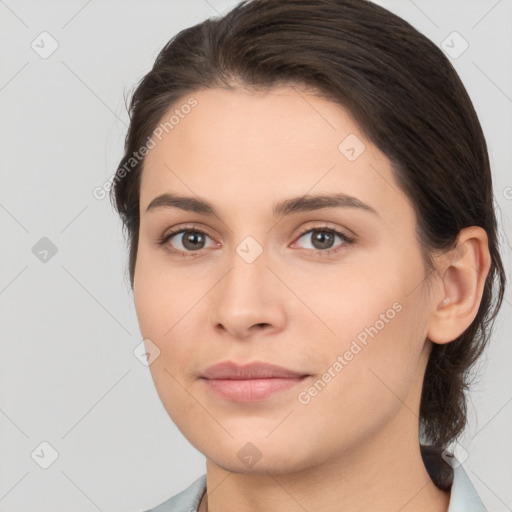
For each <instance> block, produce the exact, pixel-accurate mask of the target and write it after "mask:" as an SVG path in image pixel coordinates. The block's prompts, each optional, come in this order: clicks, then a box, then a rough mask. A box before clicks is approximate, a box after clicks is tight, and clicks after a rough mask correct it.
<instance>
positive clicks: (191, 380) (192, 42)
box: [112, 0, 505, 512]
mask: <svg viewBox="0 0 512 512" xmlns="http://www.w3.org/2000/svg"><path fill="white" fill-rule="evenodd" d="M130 114H131V123H130V127H129V131H128V134H127V138H126V146H125V155H124V157H123V159H122V161H121V163H120V166H119V169H118V171H117V174H116V179H115V183H114V187H113V189H112V193H113V196H112V197H113V199H114V202H115V205H116V207H117V209H118V211H119V214H120V215H121V218H122V219H123V222H124V224H125V227H126V229H127V234H128V240H129V245H130V258H129V271H130V281H131V285H132V288H133V291H134V299H135V306H136V311H137V316H138V320H139V325H140V329H141V333H142V335H143V337H144V338H145V344H146V348H147V352H148V360H149V361H150V363H151V365H150V369H151V373H152V377H153V380H154V382H155V385H156V389H157V391H158V394H159V396H160V398H161V400H162V402H163V405H164V407H165V408H166V410H167V412H168V413H169V415H170V417H171V418H172V420H173V421H174V422H175V423H176V425H177V426H178V428H179V429H180V430H181V432H182V433H183V434H184V436H185V437H186V438H187V439H188V440H189V441H190V442H191V443H192V445H194V446H195V447H196V448H197V449H198V450H199V451H201V452H202V453H203V454H204V455H205V456H206V474H205V475H202V476H201V477H199V478H198V479H197V480H196V481H195V482H193V483H192V484H191V485H190V487H188V488H187V489H185V490H184V491H183V492H182V493H180V494H179V495H176V496H174V497H172V498H170V499H169V500H168V501H166V502H165V503H163V504H161V505H160V506H157V507H156V508H154V509H152V510H153V511H154V512H156V511H159V512H162V511H173V512H175V511H176V512H177V511H197V510H198V511H201V512H203V511H207V510H209V511H210V512H216V511H217V512H228V511H235V510H236V511H237V512H245V511H247V512H248V511H256V510H272V511H304V510H308V511H315V512H327V511H338V510H348V511H355V510H376V509H378V510H379V511H397V510H400V511H401V512H410V511H427V510H428V511H429V512H433V511H434V512H436V511H438V512H441V511H443V512H446V511H447V510H449V511H454V510H472V511H481V510H485V507H484V505H483V503H482V501H481V500H480V498H479V497H478V494H477V492H476V490H475V489H474V487H473V486H472V484H471V481H470V480H469V478H468V476H467V475H466V473H465V471H464V469H463V468H462V466H461V465H459V462H460V461H457V460H455V459H454V458H453V457H452V454H451V453H450V451H449V450H448V448H449V446H451V445H452V443H453V442H454V441H455V440H456V439H457V438H458V437H459V435H460V434H461V432H462V431H463V428H464V426H465V423H466V398H465V394H464V393H465V390H466V388H467V379H468V376H467V372H468V369H469V368H471V367H472V365H473V363H474V362H475V360H476V359H477V358H478V356H479V355H480V354H481V352H482V350H483V349H484V347H485V345H486V343H487V341H488V339H489V335H490V328H491V324H492V320H493V319H494V318H495V316H496V314H497V312H498V310H499V307H500V305H501V301H502V298H503V291H504V286H505V275H504V271H503V266H502V262H501V258H500V254H499V249H498V242H497V239H498V237H497V226H496V218H495V214H494V210H493V195H492V180H491V173H490V168H489V160H488V154H487V148H486V143H485V139H484V136H483V134H482V130H481V127H480V124H479V121H478V118H477V116H476V113H475V111H474V108H473V106H472V104H471V101H470V99H469V97H468V95H467V93H466V91H465V89H464V87H463V85H462V83H461V81H460V79H459V78H458V76H457V74H456V72H455V71H454V69H453V67H452V66H451V64H450V63H449V62H448V61H447V59H446V58H445V57H444V55H443V54H442V52H441V51H440V50H439V49H438V48H437V47H436V46H435V45H434V44H433V43H432V42H430V41H429V40H428V39H427V38H426V37H424V36H423V35H421V34H420V33H419V32H418V31H416V30H415V29H414V28H413V27H412V26H410V25H409V24H408V23H406V22H405V21H404V20H402V19H401V18H399V17H397V16H395V15H393V14H392V13H390V12H388V11H386V10H385V9H383V8H381V7H379V6H377V5H375V4H372V3H370V2H367V1H365V0H284V1H280V2H275V1H272V0H254V1H246V2H242V3H241V4H239V5H238V6H237V7H236V8H234V9H233V10H232V11H231V12H229V13H227V14H226V15H224V16H223V17H221V18H217V19H211V20H206V21H204V22H203V23H200V24H198V25H196V26H194V27H191V28H189V29H186V30H183V31H182V32H180V33H179V34H178V35H177V36H176V37H174V38H173V39H172V40H171V41H169V43H168V44H167V45H166V46H165V48H163V50H162V51H161V52H160V54H159V55H158V57H157V59H156V62H155V64H154V66H153V69H152V70H151V71H150V72H149V73H148V74H147V75H146V76H145V77H144V78H143V80H142V81H141V82H140V84H139V85H138V87H137V90H136V91H135V93H134V95H133V98H132V101H131V105H130ZM493 298H495V299H496V300H495V301H494V302H493ZM377 504H378V505H377Z"/></svg>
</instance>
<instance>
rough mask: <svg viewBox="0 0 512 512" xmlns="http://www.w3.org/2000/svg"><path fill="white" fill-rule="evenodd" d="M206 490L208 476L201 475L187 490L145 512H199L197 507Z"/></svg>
mask: <svg viewBox="0 0 512 512" xmlns="http://www.w3.org/2000/svg"><path fill="white" fill-rule="evenodd" d="M205 490H206V474H204V475H201V476H200V477H199V478H198V479H197V480H194V482H192V483H191V484H190V485H189V486H188V487H187V488H186V489H184V490H183V491H181V492H180V493H178V494H175V495H174V496H172V497H171V498H169V499H168V500H167V501H164V502H163V503H161V504H160V505H158V506H156V507H154V508H152V509H149V510H146V511H144V512H197V507H198V506H199V502H200V501H201V498H202V497H203V494H204V491H205Z"/></svg>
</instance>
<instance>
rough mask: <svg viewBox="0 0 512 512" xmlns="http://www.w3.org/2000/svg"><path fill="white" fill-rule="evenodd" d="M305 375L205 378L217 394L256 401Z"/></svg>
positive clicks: (301, 378) (287, 386) (240, 399)
mask: <svg viewBox="0 0 512 512" xmlns="http://www.w3.org/2000/svg"><path fill="white" fill-rule="evenodd" d="M305 378H306V376H304V377H296V378H280V377H279V378H278V377H272V378H266V379H244V380H235V379H203V380H204V381H205V383H206V385H207V386H208V388H209V389H210V390H211V391H213V392H214V393H215V394H217V395H219V396H221V397H222V398H225V399H227V400H232V401H235V402H255V401H257V400H264V399H265V398H269V397H270V396H272V395H274V394H276V393H279V392H281V391H285V390H287V389H290V388H292V387H294V386H296V385H297V384H299V383H300V382H302V381H303V380H304V379H305Z"/></svg>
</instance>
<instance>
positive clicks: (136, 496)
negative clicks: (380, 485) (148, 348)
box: [0, 0, 512, 512]
mask: <svg viewBox="0 0 512 512" xmlns="http://www.w3.org/2000/svg"><path fill="white" fill-rule="evenodd" d="M236 3H237V2H236V1H228V0H209V1H207V0H187V1H176V0H174V1H171V0H167V1H163V0H151V1H144V2H143V1H133V0H131V1H127V0H124V1H121V0H119V1H103V2H100V1H98V0H96V1H91V0H89V1H85V0H72V1H70V0H68V1H66V2H64V1H61V2H56V1H46V2H36V1H35V0H34V1H27V0H24V1H16V0H5V1H2V0H0V24H1V26H0V55H1V66H0V108H1V113H2V116H1V120H2V122H1V123H0V130H1V134H0V144H1V150H0V162H1V171H2V172H1V180H2V182H1V185H0V230H1V244H0V270H1V273H0V322H1V324H0V325H1V331H0V332H1V354H2V356H1V357H0V511H2V512H6V511H10V512H22V511H34V510H37V511H39V512H46V511H48V512H49V511H51V512H64V511H66V512H67V511H84V512H85V511H91V512H93V511H97V510H100V511H127V512H128V511H137V510H142V509H144V508H148V507H150V506H153V505H156V504H157V503H160V502H161V501H164V500H165V499H167V498H168V497H169V496H171V495H173V494H175V493H177V492H178V491H180V490H181V489H183V488H184V487H186V486H187V485H189V484H190V483H191V482H192V480H194V479H195V478H197V476H199V475H200V474H202V473H203V472H204V458H203V456H202V455H201V454H200V453H198V452H197V451H196V450H195V449H194V448H192V447H191V446H190V445H189V444H188V442H187V441H186V440H185V439H184V438H183V437H182V435H181V434H180V432H179V431H178V430H177V428H176V427H175V426H174V425H173V423H172V422H171V420H170V419H169V418H168V416H167V414H166V412H165V410H164V408H163V406H162V405H161V403H160V401H159V399H158V396H157V394H156V391H155V390H154V387H153V383H152V380H151V377H150V374H149V369H148V368H147V367H146V366H144V365H143V364H142V363H141V362H140V361H139V360H138V359H137V358H136V357H135V356H134V354H133V350H134V349H135V348H136V347H137V345H139V343H140V342H141V336H140V333H139V330H138V325H137V320H136V316H135V310H134V307H133V297H132V295H131V292H130V289H129V285H128V280H127V278H126V277H125V269H126V249H125V245H124V240H123V236H122V231H121V225H120V221H119V220H118V219H117V217H116V215H115V213H114V211H113V210H112V208H111V206H110V203H109V200H108V198H105V199H103V200H98V199H95V198H94V197H93V194H92V191H93V189H94V188H95V187H97V186H101V185H103V183H105V182H106V181H107V180H108V179H109V178H110V177H111V175H112V173H113V172H114V171H115V168H116V165H117V163H118V161H119V159H120V157H121V155H122V145H123V139H124V135H125V133H126V127H127V123H128V116H127V113H126V109H125V103H124V97H123V94H125V95H128V93H129V92H130V90H131V89H132V87H133V86H134V85H135V83H136V82H137V81H138V80H139V79H140V78H141V77H142V75H143V74H144V73H146V72H147V71H148V70H149V69H150V67H151V66H152V64H153V61H154V59H155V57H156V55H157V53H158V51H159V50H160V49H161V48H162V47H163V45H164V44H165V43H166V42H167V41H168V40H169V39H170V38H171V37H172V36H173V35H174V34H175V33H176V32H177V31H179V30H181V29H182V28H185V27H187V26H190V25H192V24H195V23H197V22H199V21H201V20H203V19H205V18H207V17H210V16H213V15H216V14H217V13H222V12H224V11H225V10H226V8H228V7H229V6H232V5H235V4H236ZM377 3H379V4H381V5H383V6H385V7H387V8H388V9H390V10H392V11H394V12H396V13H397V14H399V15H401V16H402V17H403V18H405V19H407V20H408V21H409V22H410V23H412V24H413V25H414V26H415V27H417V28H418V29H419V30H420V31H421V32H423V33H424V34H426V35H427V36H428V37H430V38H431V39H432V40H433V41H434V42H435V43H436V44H438V45H439V46H442V45H443V43H442V42H443V41H445V40H446V38H447V37H448V36H450V34H452V32H453V31H457V32H458V33H459V34H460V35H461V36H462V37H463V38H464V40H466V41H467V42H468V44H469V47H468V49H467V50H466V51H465V52H464V53H462V54H461V55H460V56H457V57H456V58H455V57H454V56H452V57H450V59H451V61H452V63H453V64H454V66H455V68H456V69H457V71H458V72H459V73H460V75H461V78H462V80H463V81H464V83H465V85H466V86H467V89H468V92H469V94H470V96H471V97H472V99H473V101H474V104H475V108H476V110H477V112H478V114H479V117H480V120H481V123H482V125H483V128H484V132H485V133H486V136H487V141H488V145H489V152H490V157H491V163H492V168H493V173H494V188H495V193H496V202H497V205H498V207H499V210H498V216H499V217H500V222H501V224H502V225H501V228H502V230H503V231H504V232H508V233H510V232H511V218H512V173H511V169H512V152H511V145H512V144H511V141H512V138H511V137H512V126H511V119H512V116H511V113H512V59H510V55H511V50H512V28H511V20H512V0H499V1H498V0H489V1H487V0H478V1H476V0H472V1H468V0H458V1H454V0H450V1H449V2H447V1H446V0H444V1H440V0H438V1H432V0H421V1H420V0H414V1H412V0H380V1H378V2H377ZM447 4H449V5H447ZM43 31H47V32H48V33H49V34H50V36H40V34H41V32H43ZM453 37H454V36H450V38H449V39H448V40H447V41H448V44H450V46H451V47H452V49H451V50H450V51H452V53H453V52H458V51H460V50H461V49H462V48H463V47H462V46H461V45H462V44H463V41H462V40H461V39H458V38H457V37H458V36H455V39H454V38H453ZM53 40H55V41H56V42H57V44H58V48H57V49H56V51H55V52H54V53H53V54H51V55H49V56H47V55H43V56H44V57H46V58H43V56H41V53H44V52H49V51H50V50H51V44H52V41H53ZM33 41H34V43H33ZM451 41H453V43H452V42H451ZM32 44H33V45H34V46H35V48H36V49H37V50H36V49H33V48H32V46H31V45H32ZM54 44H55V43H54ZM445 44H446V43H445ZM43 237H46V238H48V239H49V240H50V241H51V244H53V245H51V246H50V245H49V242H48V240H43V241H41V239H42V238H43ZM34 246H35V249H33V248H34ZM53 246H54V247H55V248H56V249H57V252H56V253H55V254H53V253H52V250H51V247H53ZM44 250H48V252H47V253H44ZM510 255H511V249H510V236H509V235H508V237H507V239H506V240H505V241H504V247H503V256H504V258H505V263H506V265H507V274H508V277H509V279H510V277H511V276H510V267H511V265H510ZM41 258H43V261H42V260H41ZM45 258H46V260H44V259H45ZM511 302H512V299H511V293H510V290H508V291H507V295H506V302H504V306H503V308H502V311H501V313H500V316H499V317H498V320H497V323H496V327H495V331H494V337H493V342H492V345H491V346H490V348H489V350H488V352H487V356H486V358H485V359H484V360H483V361H482V373H481V377H480V379H479V381H478V382H477V384H476V385H475V386H474V388H473V391H472V394H471V403H470V415H471V417H470V425H469V427H468V429H467V432H466V435H465V437H464V439H463V440H461V442H460V444H461V446H463V447H464V448H465V449H466V450H467V451H468V452H469V457H468V458H467V460H465V462H464V466H465V468H466V471H467V472H468V474H469V476H470V478H471V480H472V481H473V483H474V485H475V486H476V488H477V490H478V491H479V493H480V495H481V496H482V499H483V501H484V502H485V503H486V505H487V506H488V507H489V510H490V511H505V510H512V487H511V486H510V482H511V478H512V439H511V436H510V433H511V427H512V377H511V372H510V362H511V361H512V345H511V344H510V341H511V337H510V333H511V332H512V329H511V316H512V315H511ZM476 412H477V414H475V413H476ZM42 442H47V443H49V444H50V445H51V446H52V447H53V449H54V450H55V451H56V452H57V453H58V458H57V459H56V460H55V461H54V462H53V464H51V465H50V466H49V467H48V468H47V469H43V468H42V467H41V464H42V465H45V464H49V463H50V462H52V460H51V455H52V448H49V447H48V446H47V445H41V443H42ZM31 454H32V455H31Z"/></svg>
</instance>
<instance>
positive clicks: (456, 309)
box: [427, 226, 491, 344]
mask: <svg viewBox="0 0 512 512" xmlns="http://www.w3.org/2000/svg"><path fill="white" fill-rule="evenodd" d="M443 256H444V257H443V258H442V263H440V264H439V270H441V272H440V274H441V275H442V278H441V283H440V285H439V287H438V289H439V293H438V295H437V296H433V297H432V312H431V315H430V319H429V327H428V334H427V335H428V338H429V339H430V340H431V341H432V342H434V343H439V344H444V343H449V342H450V341H453V340H455V339H456V338H458V337H459V336H460V335H461V334H462V333H463V332H464V331H465V330H466V329H467V328H468V327H469V326H470V325H471V323H472V322H473V320H474V319H475V317H476V315H477V313H478V308H479V306H480V302H481V300H482V294H483V290H484V286H485V281H486V278H487V275H488V273H489V268H490V265H491V257H490V253H489V247H488V239H487V233H486V232H485V230H484V229H482V228H480V227H477V226H470V227H467V228H464V229H462V230H461V231H460V233H459V237H458V241H457V246H456V247H455V248H454V249H453V250H451V251H450V252H449V253H448V254H446V255H443Z"/></svg>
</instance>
